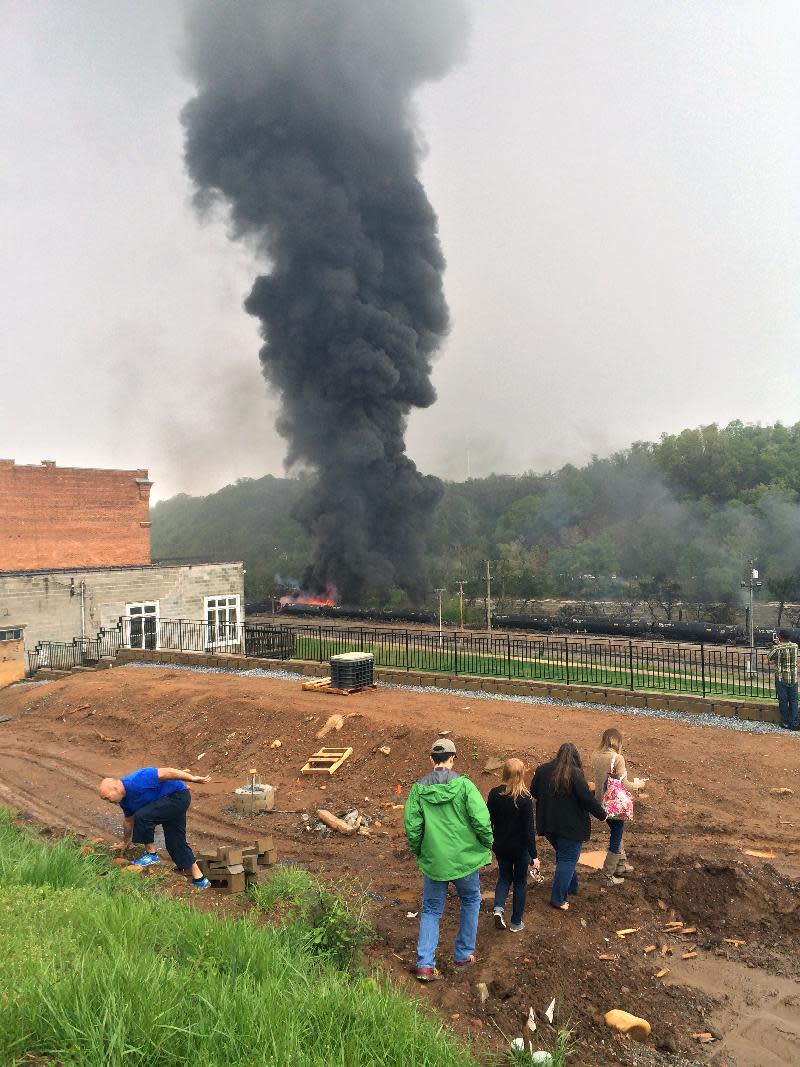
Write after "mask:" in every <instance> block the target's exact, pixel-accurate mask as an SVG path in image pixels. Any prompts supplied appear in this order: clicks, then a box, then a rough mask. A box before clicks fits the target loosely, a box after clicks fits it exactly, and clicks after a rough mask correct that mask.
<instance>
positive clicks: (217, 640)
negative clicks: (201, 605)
mask: <svg viewBox="0 0 800 1067" xmlns="http://www.w3.org/2000/svg"><path fill="white" fill-rule="evenodd" d="M205 605H206V625H207V628H208V646H209V648H221V647H222V646H228V647H229V646H230V645H235V644H238V643H239V639H240V638H239V596H238V594H237V595H236V596H207V597H206V598H205Z"/></svg>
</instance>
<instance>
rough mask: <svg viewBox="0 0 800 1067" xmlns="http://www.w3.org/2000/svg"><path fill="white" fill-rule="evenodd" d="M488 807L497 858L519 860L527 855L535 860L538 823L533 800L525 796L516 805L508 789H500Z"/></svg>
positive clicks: (489, 801)
mask: <svg viewBox="0 0 800 1067" xmlns="http://www.w3.org/2000/svg"><path fill="white" fill-rule="evenodd" d="M486 806H487V808H488V809H489V816H490V818H491V820H492V833H493V834H494V844H493V845H492V851H493V852H494V854H495V856H499V857H500V858H501V859H507V860H515V859H517V858H518V857H519V856H521V855H522V853H523V852H527V853H528V855H529V856H530V858H531V859H536V823H535V821H534V818H533V801H532V800H531V798H530V797H528V796H525V795H524V794H523V795H522V796H520V797H518V798H517V802H516V804H515V803H514V798H513V797H512V796H510V795H509V794H508V793H506V792H505V786H504V785H497V786H495V787H494V789H492V791H491V792H490V793H489V796H488V797H487V798H486Z"/></svg>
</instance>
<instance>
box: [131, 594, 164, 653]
mask: <svg viewBox="0 0 800 1067" xmlns="http://www.w3.org/2000/svg"><path fill="white" fill-rule="evenodd" d="M125 615H126V617H127V619H128V647H129V648H148V649H152V648H158V601H157V600H146V601H143V602H142V603H141V604H126V605H125Z"/></svg>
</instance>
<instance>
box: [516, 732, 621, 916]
mask: <svg viewBox="0 0 800 1067" xmlns="http://www.w3.org/2000/svg"><path fill="white" fill-rule="evenodd" d="M531 795H532V796H533V798H534V799H535V801H536V829H537V832H538V833H539V835H540V836H542V837H546V838H547V840H548V841H549V842H550V844H551V845H552V846H553V849H554V850H555V854H556V869H555V874H554V875H553V888H552V890H551V891H550V903H551V905H552V906H553V907H554V908H559V909H560V910H561V911H567V910H568V909H569V902H568V900H567V897H568V896H572V895H574V894H575V893H577V892H578V876H577V874H576V873H575V868H576V867H577V865H578V858H579V857H580V854H581V845H582V844H583V842H584V841H588V840H589V836H590V835H591V832H592V826H591V821H590V819H589V815H590V814H591V815H594V817H595V818H596V819H599V820H600V821H601V822H605V820H606V813H605V810H604V808H603V806H602V804H600V803H598V801H597V799H596V798H595V795H594V793H592V791H591V789H589V785H588V783H587V781H586V779H585V777H584V775H583V765H582V764H581V757H580V756H579V755H578V750H577V748H576V747H575V746H574V745H573V744H571V743H570V742H569V741H567V742H566V743H565V744H563V745H562V746H561V748H560V749H559V750H558V752H557V753H556V757H555V759H552V760H550V761H549V762H547V763H542V764H541V765H540V766H539V767H537V768H536V770H535V772H534V775H533V779H532V780H531Z"/></svg>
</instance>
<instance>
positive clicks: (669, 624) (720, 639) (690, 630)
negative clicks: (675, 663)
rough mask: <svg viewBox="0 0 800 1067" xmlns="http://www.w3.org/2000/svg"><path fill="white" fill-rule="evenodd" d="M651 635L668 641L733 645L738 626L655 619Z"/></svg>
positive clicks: (735, 641)
mask: <svg viewBox="0 0 800 1067" xmlns="http://www.w3.org/2000/svg"><path fill="white" fill-rule="evenodd" d="M652 626H653V628H652V632H653V636H654V637H657V638H666V639H667V640H669V641H690V642H693V643H697V644H703V643H708V644H714V645H735V644H737V643H738V629H739V628H738V627H736V626H728V625H726V624H725V623H719V622H684V621H680V622H677V621H675V620H672V619H670V620H664V619H657V620H656V622H654V623H653V624H652Z"/></svg>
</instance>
